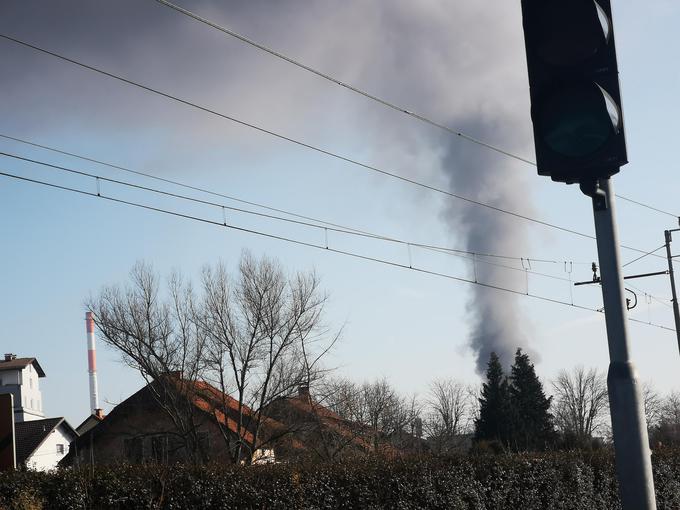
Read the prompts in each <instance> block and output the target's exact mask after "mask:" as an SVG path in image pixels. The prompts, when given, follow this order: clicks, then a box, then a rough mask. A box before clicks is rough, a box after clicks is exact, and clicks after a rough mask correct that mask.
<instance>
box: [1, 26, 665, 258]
mask: <svg viewBox="0 0 680 510" xmlns="http://www.w3.org/2000/svg"><path fill="white" fill-rule="evenodd" d="M0 37H1V38H3V39H6V40H8V41H12V42H14V43H16V44H19V45H21V46H24V47H27V48H30V49H33V50H35V51H39V52H41V53H44V54H46V55H50V56H53V57H55V58H58V59H61V60H63V61H65V62H69V63H71V64H74V65H76V66H79V67H82V68H83V69H88V70H90V71H93V72H96V73H99V74H101V75H103V76H107V77H109V78H113V79H115V80H118V81H121V82H123V83H126V84H128V85H132V86H134V87H138V88H140V89H142V90H145V91H148V92H151V93H154V94H157V95H160V96H162V97H165V98H167V99H170V100H173V101H176V102H179V103H181V104H184V105H186V106H190V107H192V108H196V109H198V110H201V111H204V112H206V113H210V114H212V115H215V116H217V117H221V118H223V119H226V120H229V121H232V122H235V123H237V124H240V125H242V126H246V127H249V128H252V129H254V130H256V131H260V132H262V133H265V134H268V135H271V136H273V137H275V138H278V139H281V140H285V141H287V142H290V143H293V144H296V145H298V146H301V147H305V148H307V149H310V150H313V151H316V152H319V153H321V154H324V155H327V156H330V157H333V158H336V159H338V160H340V161H344V162H346V163H350V164H352V165H356V166H359V167H362V168H364V169H367V170H370V171H374V172H377V173H380V174H383V175H386V176H388V177H391V178H394V179H397V180H400V181H403V182H406V183H409V184H413V185H415V186H419V187H421V188H424V189H428V190H430V191H434V192H437V193H441V194H443V195H445V196H448V197H451V198H455V199H458V200H462V201H465V202H468V203H471V204H475V205H478V206H481V207H485V208H488V209H490V210H493V211H496V212H499V213H503V214H507V215H509V216H513V217H516V218H519V219H523V220H526V221H529V222H532V223H536V224H538V225H543V226H545V227H548V228H553V229H556V230H560V231H562V232H566V233H570V234H573V235H576V236H579V237H584V238H586V239H592V240H595V236H594V235H592V234H586V233H584V232H580V231H578V230H574V229H570V228H567V227H563V226H560V225H556V224H554V223H550V222H547V221H543V220H539V219H537V218H532V217H530V216H527V215H524V214H520V213H517V212H514V211H509V210H506V209H503V208H500V207H496V206H494V205H491V204H488V203H485V202H481V201H478V200H474V199H471V198H469V197H464V196H462V195H458V194H456V193H453V192H451V191H447V190H444V189H441V188H437V187H436V186H432V185H429V184H425V183H422V182H419V181H416V180H414V179H410V178H408V177H403V176H401V175H398V174H395V173H392V172H389V171H387V170H384V169H381V168H378V167H375V166H372V165H368V164H366V163H362V162H360V161H357V160H355V159H352V158H349V157H346V156H342V155H340V154H337V153H334V152H331V151H329V150H326V149H322V148H320V147H317V146H314V145H311V144H308V143H306V142H302V141H300V140H296V139H294V138H291V137H289V136H286V135H283V134H280V133H277V132H275V131H271V130H269V129H266V128H263V127H260V126H256V125H255V124H251V123H249V122H246V121H243V120H240V119H237V118H235V117H232V116H230V115H226V114H224V113H220V112H218V111H216V110H213V109H211V108H208V107H206V106H201V105H198V104H196V103H193V102H191V101H188V100H186V99H182V98H180V97H177V96H174V95H172V94H169V93H167V92H162V91H160V90H158V89H155V88H153V87H150V86H148V85H144V84H141V83H138V82H135V81H133V80H130V79H128V78H124V77H122V76H119V75H116V74H113V73H110V72H108V71H104V70H102V69H99V68H97V67H94V66H91V65H89V64H84V63H82V62H79V61H77V60H74V59H71V58H69V57H66V56H63V55H60V54H58V53H55V52H53V51H50V50H47V49H44V48H41V47H39V46H35V45H33V44H30V43H27V42H25V41H21V40H19V39H16V38H14V37H10V36H8V35H4V34H0ZM621 247H622V248H626V249H628V250H631V251H636V252H638V253H644V251H643V250H641V249H639V248H634V247H631V246H627V245H624V244H622V245H621ZM655 256H658V257H659V258H664V257H661V256H660V255H655Z"/></svg>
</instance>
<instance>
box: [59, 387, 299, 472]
mask: <svg viewBox="0 0 680 510" xmlns="http://www.w3.org/2000/svg"><path fill="white" fill-rule="evenodd" d="M168 377H172V378H176V379H173V380H176V385H175V386H174V387H175V388H176V389H175V390H172V391H173V392H175V391H177V392H178V393H179V394H180V395H183V396H184V397H183V398H185V399H186V400H184V401H183V400H182V399H176V398H173V399H169V400H168V402H169V401H170V400H172V404H170V403H168V402H164V405H167V406H170V405H172V406H173V407H174V408H175V409H179V408H181V409H182V414H181V416H182V418H183V419H184V420H186V423H187V425H189V430H188V431H187V432H185V434H182V433H180V432H179V431H178V428H177V425H176V423H174V422H173V419H172V417H171V416H170V414H169V413H168V411H167V409H163V406H162V405H161V404H160V403H159V401H158V399H157V397H156V396H155V395H157V392H166V391H171V390H170V388H171V387H173V385H169V384H166V385H164V386H160V385H159V386H154V385H155V383H150V384H148V385H146V386H144V387H143V388H142V389H140V390H139V391H137V392H136V393H134V394H133V395H131V396H130V397H128V398H127V399H126V400H124V401H123V402H121V403H120V404H118V405H117V406H116V407H114V408H113V409H112V410H111V412H109V414H108V415H106V416H105V417H103V418H102V417H100V416H97V415H94V414H93V415H90V416H89V417H88V418H87V419H85V421H83V423H82V424H81V425H79V426H78V429H79V432H81V434H80V436H79V437H78V438H77V439H76V441H74V443H73V444H72V445H71V453H70V454H69V455H68V457H67V458H65V459H64V461H63V462H62V465H64V466H68V465H89V464H117V463H132V464H140V463H174V462H223V463H230V462H233V460H232V459H231V456H230V452H229V449H228V446H227V443H230V444H235V443H237V442H240V441H241V439H240V438H243V440H245V441H246V442H247V443H250V442H252V440H253V436H252V432H251V431H250V430H248V429H245V430H241V432H240V434H239V433H238V430H239V429H238V425H237V424H238V411H237V409H238V403H237V402H236V400H234V399H233V398H232V397H230V396H228V395H225V394H224V393H222V392H221V391H219V390H218V389H217V388H215V387H213V386H211V385H210V384H208V383H206V382H203V381H187V380H184V379H181V378H180V377H179V376H178V375H169V376H168ZM184 402H186V404H188V405H186V406H185V404H184ZM225 412H226V414H225ZM244 412H245V413H246V414H250V413H251V411H250V409H249V408H248V407H245V409H244ZM282 428H283V425H281V424H279V423H276V422H275V421H274V420H271V419H267V420H266V427H265V430H263V431H262V435H263V436H264V435H266V434H272V433H278V435H281V436H284V435H285V434H283V433H281V429H282ZM189 440H190V441H195V442H196V443H195V444H196V450H195V451H194V450H190V449H189V447H188V444H189V443H188V441H189ZM281 443H284V444H286V451H290V450H291V449H294V448H296V447H298V448H299V447H301V446H300V445H299V444H298V443H296V442H294V441H288V440H287V438H282V440H281ZM279 444H280V443H279ZM276 457H278V455H275V451H274V449H272V448H271V447H270V446H265V447H264V448H260V449H258V450H257V451H255V452H254V453H253V456H252V459H251V460H252V461H253V462H256V463H266V462H273V461H274V460H275V458H276Z"/></svg>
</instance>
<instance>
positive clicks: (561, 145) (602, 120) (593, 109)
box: [538, 82, 621, 158]
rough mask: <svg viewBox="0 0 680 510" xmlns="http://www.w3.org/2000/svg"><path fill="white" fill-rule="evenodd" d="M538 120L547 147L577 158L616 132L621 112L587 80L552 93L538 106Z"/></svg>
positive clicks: (608, 97) (601, 91) (595, 147)
mask: <svg viewBox="0 0 680 510" xmlns="http://www.w3.org/2000/svg"><path fill="white" fill-rule="evenodd" d="M538 120H539V123H540V126H541V128H540V132H541V133H542V137H543V141H544V142H545V143H546V145H547V146H548V147H549V148H550V149H551V150H553V151H554V152H556V153H557V154H559V155H561V156H565V157H568V158H580V157H583V156H587V155H589V154H593V153H595V152H596V151H597V150H598V149H600V148H601V147H602V146H604V145H605V144H606V143H607V140H609V138H610V137H611V136H613V135H614V134H615V133H617V132H618V131H619V128H620V126H621V112H620V110H619V108H618V107H617V105H616V103H615V102H614V101H613V99H612V98H611V96H609V94H607V92H606V91H605V90H604V89H603V88H602V87H600V86H599V85H598V84H596V83H592V82H591V83H587V84H579V85H575V86H571V87H566V88H562V89H559V90H557V91H556V92H554V93H553V94H552V95H551V96H550V97H548V98H547V100H546V101H545V102H544V103H543V104H542V105H541V110H540V116H539V119H538Z"/></svg>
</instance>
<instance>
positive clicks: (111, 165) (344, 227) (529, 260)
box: [0, 133, 591, 269]
mask: <svg viewBox="0 0 680 510" xmlns="http://www.w3.org/2000/svg"><path fill="white" fill-rule="evenodd" d="M0 138H5V139H8V140H12V141H15V142H19V143H22V144H26V145H29V146H31V147H37V148H40V149H44V150H48V151H51V152H55V153H57V154H63V155H66V156H70V157H73V158H77V159H80V160H83V161H88V162H90V163H96V164H98V165H102V166H106V167H109V168H113V169H115V170H120V171H124V172H127V173H131V174H134V175H139V176H142V177H146V178H149V179H153V180H157V181H159V182H165V183H168V184H172V185H174V186H179V187H181V188H185V189H190V190H192V191H198V192H201V193H206V194H209V195H212V196H216V197H221V198H226V199H228V200H233V201H235V202H239V203H243V204H247V205H251V206H254V207H259V208H262V209H265V210H269V211H273V212H278V213H281V214H286V215H288V216H292V217H295V218H299V219H303V220H307V221H311V222H315V223H319V224H320V225H327V226H330V227H334V228H336V229H340V230H342V231H352V232H356V233H359V234H366V236H368V237H374V238H376V239H382V240H388V241H399V242H401V243H402V244H409V245H411V246H417V247H419V248H425V249H431V250H434V251H440V252H455V253H460V254H466V255H472V256H475V257H488V258H496V259H504V260H514V261H517V262H522V263H523V262H524V261H526V262H527V264H529V265H530V264H531V263H546V264H560V265H562V264H582V265H590V264H591V262H576V261H571V260H555V259H546V258H538V257H518V256H513V255H507V254H505V255H501V254H494V253H483V252H475V251H471V250H462V249H459V248H450V247H445V246H436V245H432V244H425V243H419V242H417V241H405V240H399V239H397V238H394V237H390V236H386V235H384V234H377V233H375V232H369V231H367V230H362V229H358V228H355V227H350V226H347V225H342V224H338V223H333V222H329V221H326V220H322V219H319V218H314V217H311V216H307V215H302V214H298V213H295V212H291V211H288V210H285V209H280V208H276V207H271V206H268V205H265V204H262V203H258V202H253V201H249V200H243V199H241V198H238V197H235V196H233V195H226V194H224V193H219V192H216V191H213V190H209V189H207V188H204V187H199V186H194V185H190V184H186V183H184V182H181V181H177V180H173V179H167V178H165V177H159V176H158V175H154V174H150V173H148V172H141V171H139V170H134V169H131V168H129V167H124V166H120V165H118V164H114V163H110V162H106V161H102V160H100V159H94V158H91V157H88V156H83V155H81V154H77V153H74V152H70V151H66V150H63V149H58V148H55V147H50V146H48V145H43V144H40V143H36V142H33V141H30V140H26V139H22V138H16V137H14V136H9V135H6V134H3V133H0ZM0 154H1V155H4V156H6V157H11V158H16V159H22V160H24V161H27V162H31V163H35V164H39V165H45V166H50V167H52V168H58V169H60V170H64V171H70V169H69V168H66V167H61V166H57V165H53V164H50V163H44V162H41V161H38V160H34V159H30V158H25V157H23V156H19V155H16V154H10V153H7V152H0ZM78 173H82V172H79V171H78ZM86 175H88V176H89V177H93V178H101V179H105V177H103V176H95V175H94V174H86ZM211 205H219V206H221V204H211ZM305 224H306V223H305ZM345 233H348V232H345ZM503 267H507V266H503ZM513 269H514V268H513Z"/></svg>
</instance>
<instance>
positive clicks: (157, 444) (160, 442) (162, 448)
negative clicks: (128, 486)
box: [151, 436, 168, 464]
mask: <svg viewBox="0 0 680 510" xmlns="http://www.w3.org/2000/svg"><path fill="white" fill-rule="evenodd" d="M151 460H152V461H153V462H155V463H157V464H164V463H166V462H167V461H168V436H154V437H152V438H151Z"/></svg>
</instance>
